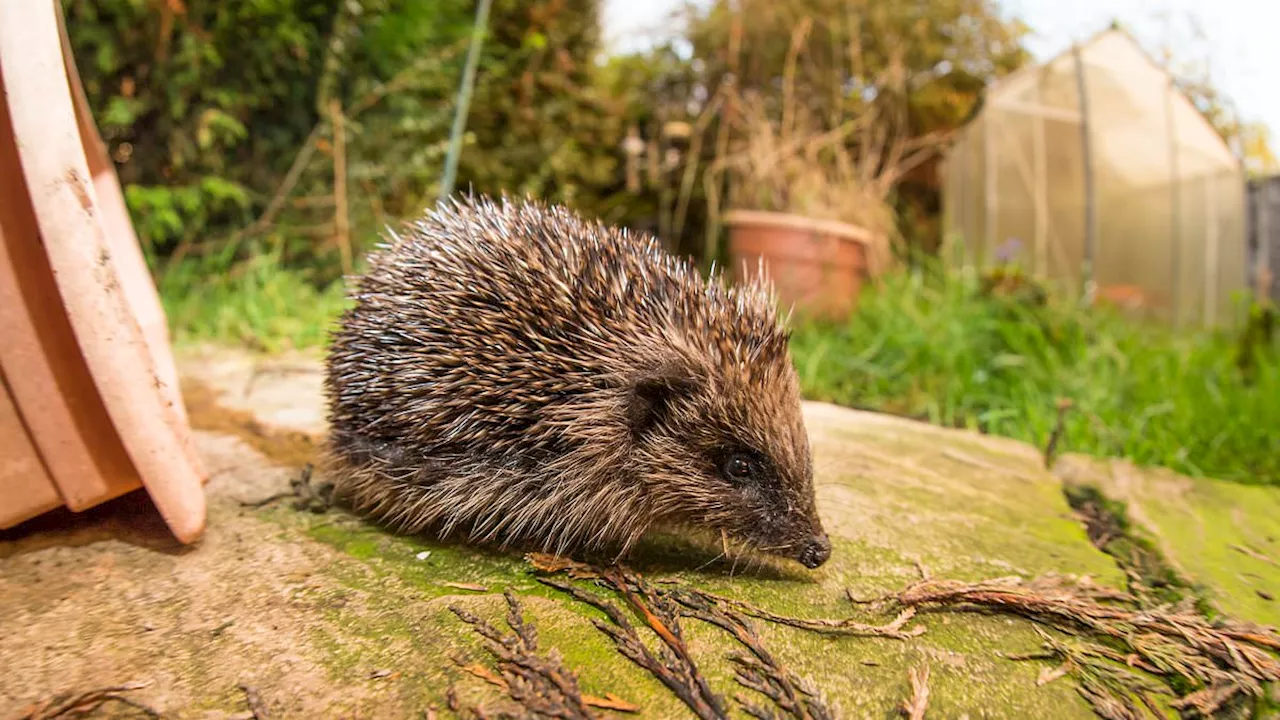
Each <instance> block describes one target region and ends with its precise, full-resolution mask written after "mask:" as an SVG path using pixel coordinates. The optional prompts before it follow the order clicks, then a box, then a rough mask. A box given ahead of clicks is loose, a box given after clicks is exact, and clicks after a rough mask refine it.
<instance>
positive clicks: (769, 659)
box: [676, 590, 835, 720]
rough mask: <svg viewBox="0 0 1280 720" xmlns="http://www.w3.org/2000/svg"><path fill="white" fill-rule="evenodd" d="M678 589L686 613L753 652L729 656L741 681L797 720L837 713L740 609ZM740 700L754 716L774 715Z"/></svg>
mask: <svg viewBox="0 0 1280 720" xmlns="http://www.w3.org/2000/svg"><path fill="white" fill-rule="evenodd" d="M676 593H677V601H678V602H680V603H681V604H682V605H683V606H684V607H685V608H686V612H685V614H687V615H688V616H690V617H693V618H696V619H698V620H702V621H703V622H707V623H710V624H712V625H715V626H717V627H719V628H720V629H722V630H724V631H726V632H728V633H729V634H730V635H732V636H733V637H734V638H735V639H736V640H737V641H738V642H739V643H741V644H742V645H743V647H745V648H746V649H747V650H749V651H750V653H751V654H750V655H746V654H742V653H734V654H732V655H730V656H729V659H730V660H731V661H732V662H733V663H734V665H735V666H736V672H735V679H736V680H737V681H738V684H740V685H742V686H743V687H746V688H750V689H752V690H755V691H756V692H758V693H760V694H762V695H765V696H766V697H768V698H769V699H771V700H773V702H774V704H775V705H777V707H778V708H779V709H780V710H782V711H783V712H784V713H786V714H788V715H790V716H792V717H794V718H796V719H797V720H831V718H834V717H835V716H834V714H833V713H832V711H831V709H830V708H829V707H828V706H827V703H826V701H825V700H824V699H823V698H822V697H821V696H820V694H819V693H818V691H817V689H816V688H815V687H814V686H813V683H812V682H810V681H809V680H808V679H806V678H801V677H799V676H797V675H795V674H794V673H792V672H791V671H789V670H787V669H786V668H784V667H783V666H782V665H781V663H779V661H778V660H777V659H776V658H775V657H774V656H773V655H772V654H771V653H770V652H769V651H768V650H767V649H766V648H765V646H764V642H763V641H762V640H761V639H760V636H759V635H758V634H757V633H756V630H755V627H754V626H753V625H752V624H751V622H749V621H748V620H747V619H746V618H745V617H744V616H743V615H742V614H741V613H738V612H736V611H734V610H732V609H730V608H728V607H726V606H725V605H723V604H721V603H719V602H715V601H713V600H712V599H711V598H709V597H708V596H706V595H702V594H699V593H697V592H696V591H691V590H677V591H676ZM737 700H738V703H739V704H740V705H742V706H743V709H744V710H745V711H746V712H747V713H748V714H750V715H752V716H754V717H757V718H765V717H772V716H773V715H772V713H770V712H769V711H767V710H765V709H764V708H762V707H760V706H758V705H756V704H755V703H752V702H750V701H748V700H746V699H745V698H743V697H742V696H741V695H739V696H738V697H737Z"/></svg>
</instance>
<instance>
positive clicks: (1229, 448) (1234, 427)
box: [794, 273, 1280, 483]
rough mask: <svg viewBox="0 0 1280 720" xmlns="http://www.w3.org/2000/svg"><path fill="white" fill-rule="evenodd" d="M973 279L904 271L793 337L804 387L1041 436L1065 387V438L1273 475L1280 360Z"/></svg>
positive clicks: (1091, 447) (956, 422)
mask: <svg viewBox="0 0 1280 720" xmlns="http://www.w3.org/2000/svg"><path fill="white" fill-rule="evenodd" d="M978 282H979V281H978V280H977V279H975V278H965V277H955V276H942V275H937V274H935V275H929V274H925V273H913V274H901V275H895V276H892V277H889V278H886V279H885V281H884V283H883V285H882V286H881V287H879V288H875V289H872V290H870V291H869V292H868V293H867V294H866V295H865V296H864V297H863V299H862V300H860V304H859V309H858V312H857V313H856V314H855V315H854V316H853V317H852V318H851V319H850V321H849V323H848V324H847V325H843V326H840V327H820V326H816V325H806V326H803V327H801V328H799V329H798V331H797V332H796V334H795V338H794V351H795V357H796V363H797V367H798V369H799V371H800V373H801V377H802V380H803V385H804V388H805V392H806V393H807V394H808V395H809V396H811V397H813V398H815V399H820V400H827V401H832V402H837V403H841V404H845V405H851V406H854V407H861V408H866V409H872V410H882V411H888V412H893V413H897V414H902V415H906V416H910V417H916V418H920V419H924V420H928V421H930V422H934V423H939V424H943V425H949V426H957V427H969V428H973V429H977V430H981V431H983V432H988V433H992V434H997V435H1004V436H1008V437H1013V438H1017V439H1020V440H1025V441H1027V442H1031V443H1034V444H1036V445H1043V444H1044V442H1045V440H1046V438H1047V437H1048V436H1049V434H1050V432H1052V429H1053V426H1054V424H1055V421H1056V416H1057V410H1056V403H1057V400H1058V399H1059V398H1070V399H1071V400H1072V401H1073V403H1074V409H1073V410H1072V411H1070V412H1069V413H1068V414H1067V416H1066V417H1067V422H1066V433H1065V437H1064V439H1063V441H1062V445H1061V446H1062V448H1063V449H1065V450H1069V451H1080V452H1087V453H1092V454H1097V455H1102V456H1120V457H1129V458H1132V459H1133V460H1135V461H1137V462H1139V463H1143V464H1151V465H1162V466H1166V467H1170V468H1173V469H1175V470H1178V471H1181V472H1186V473H1190V474H1195V475H1200V474H1207V475H1211V476H1216V477H1224V478H1229V479H1233V480H1240V481H1244V482H1262V483H1280V433H1277V432H1276V428H1280V406H1278V405H1277V404H1276V403H1275V400H1274V399H1275V398H1276V397H1280V358H1278V357H1277V355H1276V353H1274V352H1273V353H1269V354H1266V355H1265V356H1264V355H1262V354H1259V355H1258V356H1257V358H1256V364H1255V365H1254V366H1252V368H1251V371H1250V377H1249V378H1247V379H1246V378H1245V377H1244V376H1243V375H1242V373H1241V370H1240V368H1238V367H1237V365H1236V357H1237V352H1236V347H1237V341H1236V340H1235V339H1234V338H1232V337H1227V336H1223V335H1218V334H1175V333H1173V332H1172V331H1169V330H1165V329H1162V328H1157V327H1148V326H1144V325H1138V324H1135V323H1134V322H1133V321H1131V320H1127V319H1124V318H1122V317H1120V316H1118V315H1116V314H1113V313H1110V312H1104V311H1096V312H1092V311H1091V312H1083V311H1081V310H1079V309H1078V308H1076V307H1074V306H1072V305H1066V304H1063V303H1060V302H1055V301H1051V302H1049V303H1047V304H1045V305H1043V306H1035V305H1027V304H1023V303H1021V302H1019V300H1018V299H1017V298H1016V297H1013V296H1002V295H998V294H986V295H984V294H983V293H982V292H980V288H979V285H978Z"/></svg>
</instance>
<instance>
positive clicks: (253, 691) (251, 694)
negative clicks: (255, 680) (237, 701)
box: [240, 683, 271, 720]
mask: <svg viewBox="0 0 1280 720" xmlns="http://www.w3.org/2000/svg"><path fill="white" fill-rule="evenodd" d="M240 689H241V690H243V691H244V701H245V703H246V704H247V705H248V706H249V712H251V713H253V717H254V720H267V719H268V718H270V717H271V714H270V713H269V712H267V705H266V703H264V702H262V696H261V695H260V694H258V690H257V688H255V687H253V686H251V685H246V684H244V683H240Z"/></svg>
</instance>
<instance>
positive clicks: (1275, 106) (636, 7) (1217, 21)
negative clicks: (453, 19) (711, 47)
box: [604, 0, 1280, 143]
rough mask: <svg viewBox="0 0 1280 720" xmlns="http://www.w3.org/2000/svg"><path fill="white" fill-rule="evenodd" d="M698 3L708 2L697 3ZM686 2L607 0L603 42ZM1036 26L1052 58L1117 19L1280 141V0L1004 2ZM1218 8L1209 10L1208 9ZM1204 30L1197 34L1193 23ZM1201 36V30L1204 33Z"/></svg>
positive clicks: (1040, 54) (621, 46) (640, 39)
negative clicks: (1207, 80) (1202, 72)
mask: <svg viewBox="0 0 1280 720" xmlns="http://www.w3.org/2000/svg"><path fill="white" fill-rule="evenodd" d="M695 2H698V3H699V4H702V3H705V2H707V0H695ZM682 4H683V3H682V0H648V3H647V4H646V3H644V2H643V1H642V0H604V6H605V11H604V32H605V38H606V41H607V42H608V43H609V44H610V47H611V48H614V49H616V50H625V49H633V48H635V47H637V46H641V45H643V44H644V43H645V42H646V40H647V39H649V38H653V37H660V36H661V35H662V34H663V32H664V31H670V28H665V29H664V23H663V19H664V18H665V17H666V16H667V15H668V14H669V13H670V12H671V11H672V10H674V9H676V8H678V7H680V6H681V5H682ZM999 4H1000V6H1001V7H1002V8H1003V9H1004V11H1005V13H1006V14H1007V15H1011V16H1014V17H1018V18H1020V19H1021V20H1022V21H1023V22H1025V23H1026V24H1027V25H1029V26H1030V27H1031V29H1032V35H1031V36H1030V37H1029V38H1027V49H1028V50H1030V51H1031V53H1032V55H1033V56H1034V57H1035V58H1036V59H1037V60H1048V59H1049V58H1051V57H1053V56H1054V55H1057V54H1058V53H1060V52H1062V51H1064V50H1066V49H1068V48H1069V47H1070V46H1071V43H1072V41H1075V40H1084V39H1087V38H1088V37H1089V36H1090V35H1092V34H1094V33H1095V32H1097V31H1099V30H1102V29H1104V28H1106V27H1107V26H1108V25H1109V24H1110V23H1111V21H1112V20H1118V21H1119V22H1120V23H1121V24H1122V25H1124V26H1125V27H1126V28H1127V29H1128V30H1129V31H1130V32H1131V33H1133V34H1134V35H1135V36H1136V37H1137V38H1138V40H1139V41H1140V42H1142V43H1143V44H1144V45H1145V46H1147V47H1148V49H1150V50H1152V51H1155V50H1156V49H1157V48H1160V47H1173V48H1174V60H1175V62H1181V63H1196V64H1198V65H1199V66H1201V67H1206V68H1207V69H1208V71H1209V74H1210V77H1211V78H1212V80H1213V82H1214V85H1215V87H1217V88H1218V89H1219V90H1220V91H1221V92H1223V93H1225V94H1226V96H1227V97H1228V98H1230V99H1231V100H1232V101H1233V102H1234V103H1235V106H1236V110H1237V112H1238V113H1239V114H1240V116H1241V119H1243V120H1245V121H1246V122H1261V123H1263V124H1265V125H1267V126H1268V127H1269V128H1270V130H1271V134H1272V138H1273V143H1275V142H1280V0H999ZM1210 7H1212V8H1213V10H1212V11H1209V10H1208V8H1210ZM1197 27H1198V28H1199V32H1197V29H1196V28H1197ZM1201 33H1202V35H1201Z"/></svg>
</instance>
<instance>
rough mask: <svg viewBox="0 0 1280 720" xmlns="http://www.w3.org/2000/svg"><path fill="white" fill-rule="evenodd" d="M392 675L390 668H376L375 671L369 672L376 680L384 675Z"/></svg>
mask: <svg viewBox="0 0 1280 720" xmlns="http://www.w3.org/2000/svg"><path fill="white" fill-rule="evenodd" d="M390 676H391V671H390V670H374V671H373V672H371V673H369V677H370V678H372V679H374V680H381V679H382V678H384V677H390Z"/></svg>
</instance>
